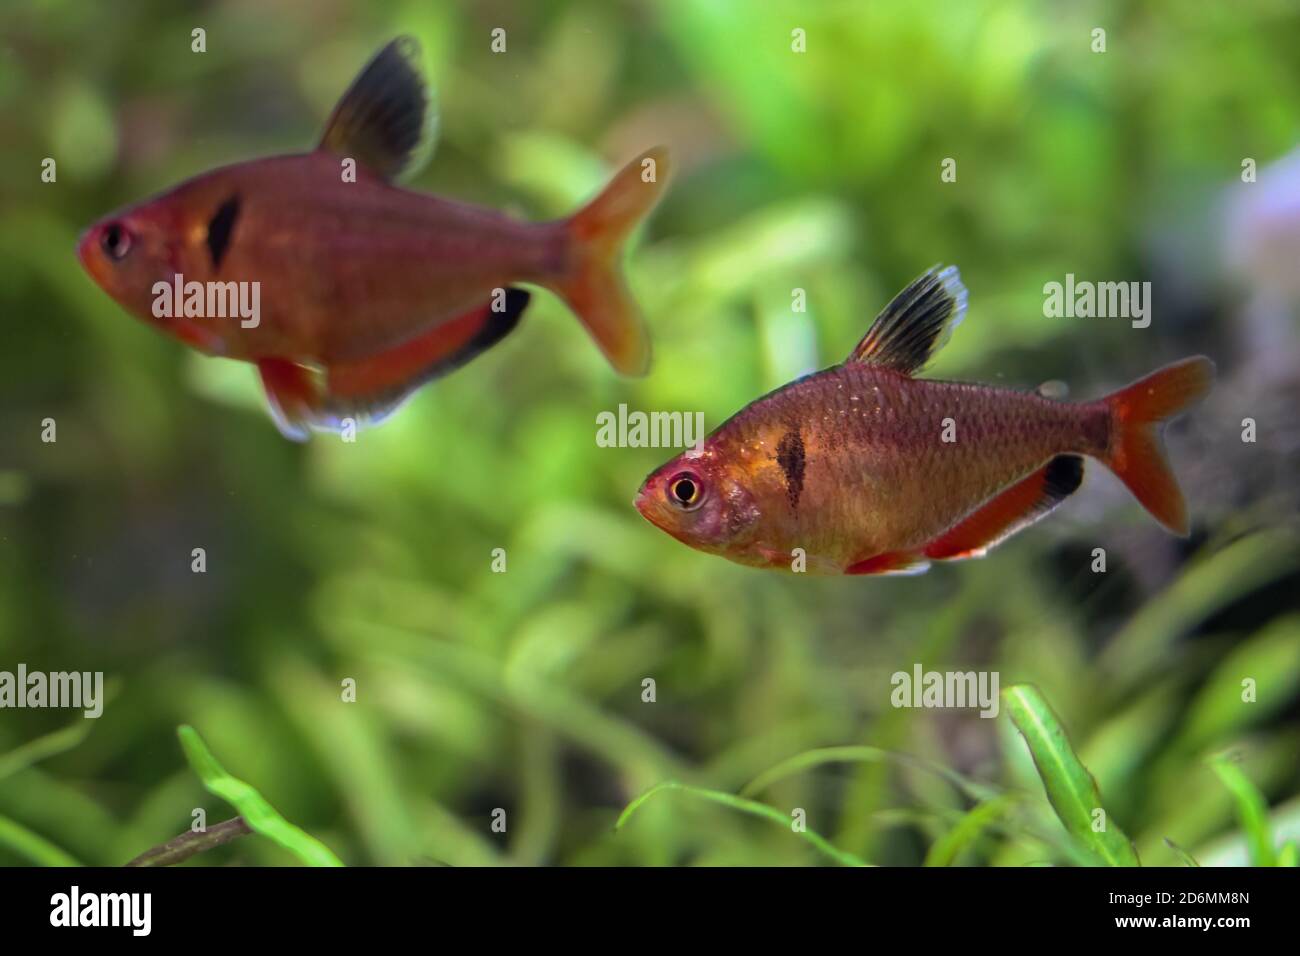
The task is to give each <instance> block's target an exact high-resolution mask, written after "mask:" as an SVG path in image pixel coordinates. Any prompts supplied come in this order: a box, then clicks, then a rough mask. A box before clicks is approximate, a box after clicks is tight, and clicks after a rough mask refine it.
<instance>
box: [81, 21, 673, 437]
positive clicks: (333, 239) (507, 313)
mask: <svg viewBox="0 0 1300 956" xmlns="http://www.w3.org/2000/svg"><path fill="white" fill-rule="evenodd" d="M418 55H419V51H418V47H417V45H416V43H415V41H414V40H412V39H411V38H409V37H402V38H399V39H396V40H394V41H392V42H391V43H389V44H388V45H387V46H386V47H384V49H383V50H381V51H380V52H379V54H377V55H376V56H375V58H374V59H373V60H372V61H371V62H370V63H369V65H368V66H366V68H365V69H364V70H363V71H362V73H361V74H360V75H359V76H358V77H357V79H356V80H355V81H354V82H353V84H352V86H351V87H350V88H349V89H348V91H347V93H345V94H344V96H343V98H342V100H340V102H339V104H338V105H337V106H336V107H335V109H334V112H333V115H332V116H331V118H330V121H329V123H328V124H327V126H326V130H325V134H324V136H323V138H322V140H321V143H320V145H319V147H317V148H316V149H315V150H314V151H312V152H309V153H303V154H296V155H286V156H273V157H269V158H265V159H258V160H253V161H250V162H244V163H238V164H235V165H232V166H226V167H223V168H220V169H216V170H214V171H212V172H209V173H205V174H203V175H201V176H198V177H196V178H194V179H191V180H189V181H187V182H185V183H182V184H181V185H180V186H177V187H176V188H174V189H172V190H171V191H169V192H167V193H164V194H163V195H161V196H158V197H155V198H153V199H150V200H146V201H145V202H143V203H140V204H138V205H134V206H130V207H128V208H126V209H123V210H120V211H118V212H116V213H114V214H112V215H111V216H108V217H106V218H105V219H103V220H101V221H100V222H98V223H96V224H95V225H93V226H91V227H90V228H89V229H88V230H87V231H86V232H85V233H84V235H83V236H82V237H81V240H80V242H79V244H78V248H77V253H78V256H79V257H80V259H81V262H82V264H83V265H84V266H85V269H86V271H87V272H88V273H89V274H90V276H91V277H92V278H93V279H94V280H95V282H96V283H97V284H98V285H99V286H100V287H101V288H102V289H103V290H104V291H105V292H107V293H108V294H109V295H110V296H112V297H113V298H114V299H115V300H116V301H117V302H118V303H120V304H121V305H123V306H124V307H125V308H126V309H128V310H129V311H130V312H132V313H133V314H135V315H136V316H138V317H140V318H142V319H144V320H145V321H146V322H148V323H149V324H151V325H154V326H155V327H157V328H159V329H160V330H162V331H163V332H165V333H167V334H169V335H172V336H174V337H176V338H178V339H180V340H181V341H182V342H185V343H186V344H188V345H190V346H193V347H194V348H196V349H198V350H200V351H202V352H205V353H207V354H210V355H220V356H225V357H228V358H235V359H243V360H245V361H249V362H253V363H255V364H256V365H257V367H258V370H259V372H260V374H261V378H262V383H263V386H264V387H265V389H266V394H267V398H268V401H269V403H270V406H271V410H272V414H273V416H274V417H275V420H276V424H277V425H278V426H279V428H280V430H281V431H282V432H283V433H284V434H285V435H286V436H288V437H290V438H294V439H299V440H301V439H304V438H306V437H307V434H308V429H309V428H315V429H338V428H340V427H341V424H342V423H343V421H344V420H345V419H348V418H351V419H353V420H354V421H356V422H357V423H364V422H370V423H375V422H377V421H379V420H381V419H382V418H384V417H385V416H386V415H388V414H389V413H391V412H392V411H393V410H394V409H395V408H396V407H397V406H398V405H400V404H401V403H402V401H404V400H405V399H406V398H407V397H408V396H409V395H410V394H411V393H412V392H414V391H415V389H417V388H418V387H419V386H421V385H422V384H424V383H426V382H428V381H430V380H432V379H434V378H436V377H438V376H440V375H443V374H445V373H447V372H449V371H451V370H452V369H455V368H457V367H459V366H461V365H463V364H465V363H466V362H468V361H469V360H470V359H472V358H474V356H476V355H478V354H480V353H482V352H483V351H484V350H486V349H488V348H490V347H491V346H492V345H494V344H496V343H497V342H499V341H500V340H501V339H502V338H503V337H504V336H505V335H507V334H508V333H509V332H510V331H511V330H512V329H513V328H514V327H515V325H516V324H517V323H518V321H519V318H520V315H521V313H522V312H523V310H524V308H525V306H526V305H527V304H528V301H529V295H528V293H527V292H525V291H523V290H521V289H518V288H515V287H514V284H515V283H519V282H528V283H534V284H536V285H540V286H543V287H545V288H548V289H551V290H552V291H554V292H555V293H556V294H557V295H559V296H560V297H561V298H562V299H563V300H564V301H565V302H566V303H567V304H568V306H569V307H570V308H571V309H572V310H573V311H574V312H575V313H576V314H577V317H578V319H579V321H581V322H582V324H583V325H584V326H585V327H586V328H587V331H588V332H589V333H590V334H591V336H592V337H593V338H594V339H595V341H596V343H597V345H598V346H599V347H600V349H601V351H602V352H603V353H604V354H605V356H606V357H607V358H608V360H609V362H610V364H611V365H613V367H614V368H615V369H617V370H618V371H619V372H621V373H623V374H626V375H640V374H644V373H645V371H646V370H647V368H648V366H649V360H650V347H649V339H648V336H647V334H646V331H645V327H644V325H643V323H642V320H641V317H640V315H639V313H638V310H637V308H636V305H635V303H634V302H633V301H632V299H631V297H630V294H629V293H628V290H627V287H626V285H625V284H624V281H623V278H622V276H621V273H620V267H619V260H620V257H621V254H622V251H623V244H624V241H625V240H626V238H627V236H628V234H629V233H630V232H631V231H632V230H633V229H634V227H635V226H636V225H637V224H638V223H639V222H640V221H641V220H642V219H643V218H644V217H645V216H646V215H647V214H648V213H649V212H650V210H651V209H652V208H653V207H654V205H655V204H656V202H657V201H658V200H659V198H660V197H661V195H662V194H663V191H664V187H665V185H666V183H667V179H668V161H667V154H666V152H665V151H664V150H663V149H661V148H656V149H651V150H649V151H647V152H646V153H644V154H642V155H641V156H639V157H637V159H635V160H633V161H632V162H631V163H629V164H628V165H627V166H626V167H625V168H624V169H623V170H622V171H621V172H620V173H618V174H617V175H616V176H615V177H614V179H613V181H612V182H610V184H609V185H608V186H607V187H606V188H605V190H604V191H603V192H602V193H601V194H600V195H599V196H597V197H596V198H595V199H594V200H593V201H592V202H591V203H590V205H588V206H586V207H585V208H583V209H581V210H579V211H578V212H577V213H576V214H575V215H574V216H572V217H571V218H569V219H566V220H561V221H557V222H545V223H526V222H521V221H518V220H515V219H513V218H511V217H509V216H506V215H504V214H501V213H498V212H496V211H494V210H491V209H487V208H483V207H479V206H473V205H468V204H464V203H458V202H454V201H451V200H447V199H441V198H438V197H435V196H428V195H423V194H419V193H414V192H410V191H407V190H403V189H400V188H398V187H396V186H394V185H392V180H394V179H395V178H396V177H398V176H399V175H401V174H409V173H410V172H411V171H412V170H413V169H414V168H415V167H416V166H417V165H418V164H419V163H420V162H421V159H420V157H421V156H422V155H426V154H427V152H428V147H429V145H430V143H431V134H432V127H433V122H432V118H431V117H432V110H431V109H430V97H429V96H428V93H427V91H426V89H425V85H424V82H423V80H422V78H421V73H420V70H419V68H418V66H417V62H418ZM349 173H350V174H351V175H349ZM182 280H183V281H182ZM191 283H197V284H199V285H197V286H195V288H197V289H199V290H200V291H199V293H198V294H197V296H196V298H195V300H194V301H195V303H196V308H195V309H193V310H187V309H185V308H181V307H180V303H179V302H177V305H176V307H175V308H173V307H171V306H170V305H169V306H167V307H166V308H159V301H160V298H161V297H165V296H168V295H169V293H170V290H171V289H172V288H175V289H176V290H177V292H178V293H181V292H184V290H186V289H188V288H190V286H191ZM244 283H248V284H249V287H250V288H252V289H254V290H255V295H254V296H248V297H246V298H248V299H251V300H252V301H253V302H255V303H257V311H258V313H259V314H258V315H256V317H255V318H253V319H251V320H248V321H244V320H242V319H241V318H240V317H239V316H235V315H234V314H233V311H234V310H233V309H230V310H227V309H226V308H225V304H226V303H228V302H234V301H235V297H236V296H237V295H239V294H241V293H240V292H239V291H237V290H240V289H241V287H242V285H243V284H244ZM254 283H256V285H253V284H254ZM203 289H206V290H207V292H206V295H205V294H204V293H203V292H202V290H203ZM184 294H185V295H186V296H187V297H188V295H189V293H188V292H184ZM180 297H181V296H180V295H176V296H174V297H173V298H175V299H177V300H179V299H180ZM213 301H216V302H218V303H220V305H221V308H220V310H219V312H218V315H217V316H214V315H212V314H209V312H210V311H211V310H208V311H207V312H204V311H203V310H202V309H200V308H198V307H197V306H198V305H201V304H202V303H208V304H211V303H212V302H213ZM195 312H202V313H203V314H197V315H196V314H194V313H195ZM160 313H161V314H160ZM241 314H242V313H241ZM218 316H220V317H218Z"/></svg>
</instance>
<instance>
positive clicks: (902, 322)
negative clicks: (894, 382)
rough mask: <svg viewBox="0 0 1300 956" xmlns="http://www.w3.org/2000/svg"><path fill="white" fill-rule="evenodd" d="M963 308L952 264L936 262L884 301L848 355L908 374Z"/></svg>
mask: <svg viewBox="0 0 1300 956" xmlns="http://www.w3.org/2000/svg"><path fill="white" fill-rule="evenodd" d="M965 314H966V287H965V286H964V285H962V284H961V275H960V274H959V273H958V272H957V267H956V266H948V267H947V268H946V269H940V268H939V267H938V266H936V267H935V268H933V269H931V270H930V271H928V272H926V273H925V274H924V275H923V276H921V277H920V278H919V279H917V280H915V281H914V282H913V283H912V284H911V285H909V286H908V287H907V288H906V289H904V290H903V291H902V292H900V293H898V295H896V296H894V300H893V301H892V302H890V303H889V305H887V306H885V308H884V310H883V311H882V312H881V313H880V315H878V316H876V321H875V322H873V323H871V328H870V329H868V330H867V334H866V335H865V336H864V337H863V339H862V341H861V342H859V343H858V345H857V348H855V349H854V350H853V352H852V353H851V354H850V355H849V358H848V361H850V362H861V363H864V364H868V365H883V366H885V367H887V368H892V369H894V370H895V371H899V372H902V373H903V374H904V375H912V374H915V373H916V372H918V371H920V369H921V367H922V366H923V365H925V363H926V362H928V361H929V360H930V356H932V355H934V353H935V352H937V351H938V350H939V349H940V348H941V347H942V346H943V344H944V343H945V342H947V341H948V338H949V336H951V335H952V330H953V329H954V328H955V327H956V325H957V323H958V322H960V321H961V320H962V317H963V316H964V315H965Z"/></svg>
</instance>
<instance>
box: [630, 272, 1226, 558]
mask: <svg viewBox="0 0 1300 956" xmlns="http://www.w3.org/2000/svg"><path fill="white" fill-rule="evenodd" d="M965 301H966V293H965V289H964V288H963V287H962V285H961V282H960V278H959V277H958V275H957V271H956V269H955V268H952V267H949V268H948V269H945V270H942V271H937V270H932V271H931V272H929V273H926V275H924V276H922V277H921V278H920V279H918V280H917V281H916V282H914V283H912V284H911V285H910V286H908V288H907V289H904V290H903V292H901V293H899V295H898V296H897V297H896V298H895V299H894V301H893V302H891V303H890V304H889V305H888V306H887V307H886V308H885V310H884V311H883V312H882V313H881V314H880V316H878V317H877V319H876V321H875V323H874V324H873V325H872V327H871V329H870V330H869V331H868V333H867V335H866V336H865V337H864V338H863V340H862V341H861V342H860V343H859V344H858V346H857V348H855V349H854V351H853V353H852V354H850V356H849V358H848V360H846V361H845V362H844V363H843V364H841V365H837V366H834V367H832V368H829V369H826V370H824V371H821V372H818V373H815V374H813V375H810V376H805V377H804V378H801V379H799V380H796V381H795V382H792V383H791V384H789V385H787V386H784V387H783V388H780V389H777V390H776V391H775V392H772V393H770V394H768V395H766V396H764V397H762V398H760V399H758V400H756V401H754V402H752V403H751V404H750V405H749V406H747V407H746V408H744V409H743V410H741V411H740V412H738V413H737V414H736V415H734V416H733V417H732V418H730V419H729V420H727V421H726V422H724V423H723V424H722V425H721V426H719V427H718V428H717V429H716V430H715V431H714V432H713V433H712V434H710V435H709V436H708V437H707V438H706V439H705V441H704V442H703V444H702V446H701V448H700V450H699V453H698V454H697V453H696V452H694V451H692V452H688V453H686V454H684V455H679V456H677V457H676V458H674V459H672V460H671V461H669V462H667V463H665V464H664V465H662V466H661V467H660V468H658V469H656V470H655V471H654V472H652V473H651V474H650V476H649V477H647V479H646V480H645V482H644V483H643V484H642V486H641V489H640V491H639V492H638V494H637V498H636V502H635V503H636V507H637V509H638V510H640V511H641V513H642V514H643V515H644V516H645V517H646V518H647V519H648V520H650V521H651V522H652V523H654V524H655V525H657V526H658V527H660V528H662V529H663V530H664V531H666V532H668V533H669V534H671V535H672V536H673V537H675V538H677V539H678V540H679V541H682V542H684V543H686V544H688V545H690V546H691V547H694V548H697V549H699V550H701V551H706V552H709V553H713V554H719V555H721V556H723V557H726V558H729V559H730V560H733V561H736V562H738V563H741V564H748V565H754V566H759V567H769V568H783V569H786V570H792V571H803V570H807V571H809V572H814V573H822V574H841V573H848V574H877V573H916V572H918V571H923V570H925V569H926V568H927V567H928V566H929V563H930V561H932V560H958V559H962V558H969V557H979V556H982V555H983V554H985V553H986V552H987V551H988V550H989V549H990V548H992V547H993V546H995V545H996V544H998V543H999V542H1000V541H1002V540H1004V539H1005V538H1007V537H1009V536H1011V535H1012V534H1014V533H1016V532H1017V531H1019V530H1021V529H1023V528H1025V527H1028V526H1029V525H1030V524H1032V523H1033V522H1035V521H1037V520H1039V519H1040V518H1042V517H1043V516H1044V515H1046V514H1048V513H1049V512H1050V511H1051V510H1052V509H1054V508H1055V507H1057V506H1058V505H1060V504H1061V503H1062V502H1063V501H1064V500H1065V499H1066V498H1068V497H1069V495H1071V494H1073V493H1074V492H1075V491H1076V490H1077V489H1078V488H1079V486H1080V484H1081V482H1082V478H1083V457H1084V456H1087V457H1092V458H1095V459H1098V460H1099V461H1102V462H1103V463H1105V464H1106V465H1107V466H1108V467H1110V468H1111V469H1112V470H1113V471H1114V472H1115V473H1116V474H1117V475H1118V476H1119V477H1120V478H1121V480H1123V481H1124V482H1125V484H1127V485H1128V487H1129V488H1130V490H1131V491H1133V493H1134V494H1135V495H1136V496H1137V497H1138V499H1139V501H1141V502H1142V504H1143V505H1144V506H1146V508H1147V509H1148V510H1149V511H1150V512H1151V513H1152V514H1153V515H1154V516H1155V517H1156V518H1157V519H1158V520H1160V521H1161V522H1162V523H1163V524H1164V525H1165V526H1166V527H1167V528H1169V530H1171V531H1173V532H1175V533H1178V534H1185V533H1186V529H1187V517H1186V511H1185V506H1184V503H1183V500H1182V495H1181V493H1180V492H1179V490H1178V486H1177V483H1176V481H1175V480H1174V478H1173V475H1172V473H1171V472H1170V471H1169V468H1168V465H1167V463H1166V462H1165V461H1164V458H1163V453H1162V451H1161V449H1160V445H1159V437H1158V431H1159V427H1160V425H1161V424H1162V423H1163V422H1164V421H1165V420H1166V419H1168V418H1169V417H1171V416H1172V415H1175V414H1177V413H1178V412H1179V411H1182V410H1183V409H1184V408H1186V407H1187V406H1188V405H1190V404H1191V403H1192V402H1194V401H1196V400H1197V399H1198V398H1199V397H1201V396H1202V395H1204V394H1205V392H1206V391H1207V390H1208V389H1209V387H1210V385H1211V383H1212V380H1213V363H1211V362H1210V361H1209V359H1206V358H1204V357H1203V356H1197V357H1193V358H1189V359H1184V360H1183V361H1181V362H1177V363H1175V364H1173V365H1170V366H1167V367H1166V368H1164V369H1160V370H1158V371H1156V372H1154V373H1152V374H1151V375H1149V376H1147V377H1146V378H1144V379H1141V380H1140V381H1138V382H1135V383H1134V384H1132V385H1130V386H1129V387H1127V388H1125V389H1121V390H1120V391H1118V392H1116V393H1114V394H1112V395H1109V396H1107V397H1105V398H1103V399H1098V400H1096V401H1091V402H1082V403H1067V402H1060V401H1054V400H1050V399H1048V398H1046V397H1044V396H1042V395H1040V394H1037V393H1035V392H1024V391H1015V390H1012V389H1006V388H996V387H992V386H987V385H981V384H976V383H960V382H943V381H932V380H926V379H920V378H916V377H915V373H916V372H917V371H918V370H919V369H920V368H921V366H923V365H924V364H925V362H926V360H927V359H928V358H929V357H930V355H931V354H932V353H933V352H934V351H935V350H936V349H937V348H938V347H940V346H941V345H942V343H943V342H944V341H945V340H946V338H947V337H948V335H949V334H950V333H951V329H952V327H953V326H955V325H956V324H957V322H958V321H960V319H961V317H962V314H963V312H964V308H965Z"/></svg>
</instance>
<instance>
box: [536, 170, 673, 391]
mask: <svg viewBox="0 0 1300 956" xmlns="http://www.w3.org/2000/svg"><path fill="white" fill-rule="evenodd" d="M667 184H668V151H667V150H665V149H664V148H663V147H655V148H654V149H651V150H647V151H646V152H644V153H642V154H641V155H640V156H638V157H637V158H636V159H634V160H632V162H630V163H628V164H627V165H626V166H624V167H623V169H622V170H621V171H620V172H619V173H618V175H616V176H615V177H614V178H613V180H612V181H611V182H610V183H609V185H608V186H606V187H605V190H604V192H602V193H601V194H600V195H599V196H597V197H596V198H595V199H594V200H592V202H591V204H590V205H588V206H585V207H584V208H582V209H580V210H578V212H577V213H576V214H575V215H574V216H573V218H572V219H570V220H569V221H568V223H567V224H566V229H567V231H568V234H569V238H570V241H571V244H572V246H571V248H572V252H571V257H570V266H569V268H568V270H567V271H566V272H565V273H564V274H562V275H560V276H558V277H556V278H555V279H553V280H552V281H551V282H550V283H549V284H550V285H551V287H552V288H553V289H554V290H555V292H556V293H557V294H558V295H559V296H560V297H561V298H563V299H564V300H565V302H567V303H568V305H569V307H570V308H571V309H573V311H574V312H575V313H577V316H578V319H579V320H580V321H581V322H582V324H583V325H584V326H586V328H587V331H588V332H589V333H591V337H592V338H594V339H595V340H596V344H597V345H599V346H600V350H601V351H602V352H604V353H605V357H606V358H607V359H609V362H610V364H611V365H613V366H614V368H615V369H616V370H618V371H619V372H622V373H623V374H624V375H644V374H645V373H646V371H647V370H648V369H649V367H650V338H649V336H648V335H647V334H646V330H645V324H644V323H643V322H642V320H641V314H640V311H639V310H638V309H637V306H636V303H635V302H633V301H632V296H631V293H630V292H629V291H628V288H627V284H626V283H625V282H624V280H623V273H622V267H621V265H620V262H619V259H620V257H621V256H622V254H623V244H624V242H625V241H626V240H627V237H628V235H629V234H630V233H631V232H632V230H633V229H634V228H635V227H636V225H637V223H639V222H640V221H641V220H642V219H644V218H645V217H646V215H647V214H649V212H650V210H651V209H653V208H654V206H655V203H657V202H658V201H659V199H660V197H661V196H662V195H663V192H664V187H665V186H666V185H667Z"/></svg>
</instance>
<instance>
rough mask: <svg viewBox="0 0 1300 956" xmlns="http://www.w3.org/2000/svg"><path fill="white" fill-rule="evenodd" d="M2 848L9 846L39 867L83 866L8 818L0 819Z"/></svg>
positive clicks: (0, 842) (47, 841)
mask: <svg viewBox="0 0 1300 956" xmlns="http://www.w3.org/2000/svg"><path fill="white" fill-rule="evenodd" d="M0 846H7V847H9V849H11V850H13V851H14V852H15V853H17V854H18V855H19V856H24V857H26V858H27V859H29V860H31V861H32V862H33V863H36V864H37V865H39V866H81V864H80V863H78V862H77V861H76V860H75V859H73V858H72V857H71V856H69V855H68V854H67V853H65V852H64V851H63V850H60V849H59V848H58V847H57V846H55V845H54V844H53V843H51V842H50V841H49V840H47V839H45V837H43V836H41V835H40V834H37V833H33V832H32V831H31V830H29V829H27V828H26V827H25V826H23V825H22V824H19V823H15V822H14V821H13V820H10V819H9V818H8V817H0Z"/></svg>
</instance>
